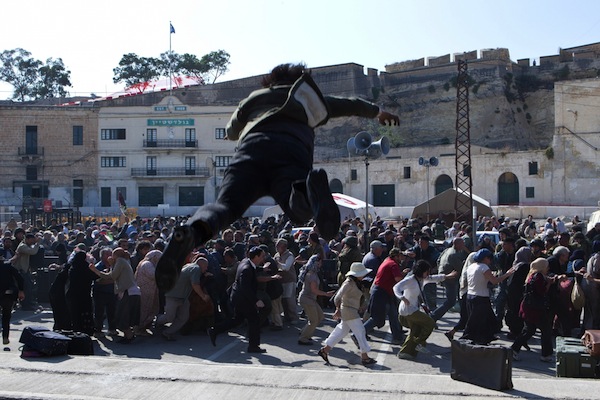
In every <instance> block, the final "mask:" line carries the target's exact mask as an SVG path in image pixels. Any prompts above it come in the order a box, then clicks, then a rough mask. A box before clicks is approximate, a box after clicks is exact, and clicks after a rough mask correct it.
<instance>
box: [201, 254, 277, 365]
mask: <svg viewBox="0 0 600 400" xmlns="http://www.w3.org/2000/svg"><path fill="white" fill-rule="evenodd" d="M264 261H265V252H264V251H263V250H262V249H261V248H260V247H258V246H256V247H253V248H251V249H250V251H249V252H248V257H247V258H244V259H243V260H242V261H241V262H240V265H239V266H238V270H237V273H236V276H235V282H234V283H233V285H231V295H230V300H231V303H232V304H233V308H234V316H233V318H231V319H228V320H225V321H223V322H221V323H219V324H217V325H215V326H214V327H212V328H210V329H209V330H208V335H209V336H210V341H211V343H212V345H213V346H216V345H217V335H218V334H220V333H223V332H227V331H229V330H230V329H232V328H235V327H236V326H239V325H240V324H241V323H242V322H243V321H244V320H247V321H248V334H247V337H248V353H265V352H266V351H267V350H265V349H262V348H260V347H259V346H260V323H259V316H258V309H259V308H262V307H264V306H265V305H264V303H263V302H262V301H261V300H258V298H257V297H256V291H257V280H256V276H257V274H256V268H258V267H259V266H260V265H262V264H263V263H264Z"/></svg>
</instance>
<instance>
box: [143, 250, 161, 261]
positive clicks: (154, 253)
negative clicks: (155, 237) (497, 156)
mask: <svg viewBox="0 0 600 400" xmlns="http://www.w3.org/2000/svg"><path fill="white" fill-rule="evenodd" d="M160 256H162V251H160V250H150V251H149V252H148V253H147V254H146V257H144V260H148V261H150V262H152V259H153V258H154V257H160Z"/></svg>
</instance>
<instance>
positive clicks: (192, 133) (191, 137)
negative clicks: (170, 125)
mask: <svg viewBox="0 0 600 400" xmlns="http://www.w3.org/2000/svg"><path fill="white" fill-rule="evenodd" d="M185 141H186V142H194V141H196V128H185Z"/></svg>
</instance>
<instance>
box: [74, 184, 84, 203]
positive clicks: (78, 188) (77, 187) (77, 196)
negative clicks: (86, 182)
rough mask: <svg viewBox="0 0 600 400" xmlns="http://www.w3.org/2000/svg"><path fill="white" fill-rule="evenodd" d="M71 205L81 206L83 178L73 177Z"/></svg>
mask: <svg viewBox="0 0 600 400" xmlns="http://www.w3.org/2000/svg"><path fill="white" fill-rule="evenodd" d="M73 205H74V206H75V207H83V179H73Z"/></svg>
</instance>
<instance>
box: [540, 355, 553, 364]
mask: <svg viewBox="0 0 600 400" xmlns="http://www.w3.org/2000/svg"><path fill="white" fill-rule="evenodd" d="M540 361H542V362H547V363H549V362H552V361H554V357H553V356H552V355H549V356H541V357H540Z"/></svg>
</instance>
